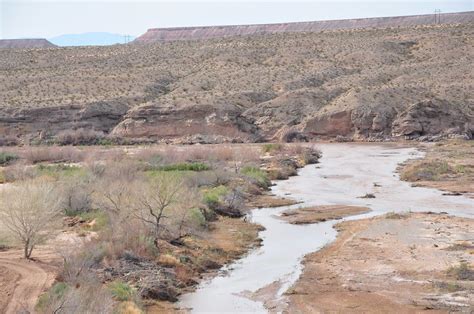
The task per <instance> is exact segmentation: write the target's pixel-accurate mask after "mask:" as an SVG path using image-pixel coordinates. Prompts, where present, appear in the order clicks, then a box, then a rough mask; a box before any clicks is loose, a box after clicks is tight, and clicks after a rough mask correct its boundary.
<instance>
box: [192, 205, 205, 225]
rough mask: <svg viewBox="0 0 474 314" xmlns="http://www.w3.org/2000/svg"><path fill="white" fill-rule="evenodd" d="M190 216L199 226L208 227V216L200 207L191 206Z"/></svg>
mask: <svg viewBox="0 0 474 314" xmlns="http://www.w3.org/2000/svg"><path fill="white" fill-rule="evenodd" d="M189 218H190V220H191V222H192V223H193V224H194V225H196V226H199V227H206V226H207V221H206V217H204V215H203V213H202V211H201V210H200V209H199V208H191V209H190V213H189Z"/></svg>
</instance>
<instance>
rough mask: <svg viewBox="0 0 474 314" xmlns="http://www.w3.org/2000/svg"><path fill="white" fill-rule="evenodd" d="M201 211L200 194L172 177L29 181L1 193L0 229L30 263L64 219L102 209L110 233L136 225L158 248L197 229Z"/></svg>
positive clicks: (171, 175) (174, 176)
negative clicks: (113, 230) (108, 224)
mask: <svg viewBox="0 0 474 314" xmlns="http://www.w3.org/2000/svg"><path fill="white" fill-rule="evenodd" d="M199 205H200V202H199V197H198V193H197V192H196V191H195V190H193V189H192V188H190V187H188V186H187V185H186V184H185V183H184V182H183V180H181V179H180V178H179V177H177V176H176V175H173V174H166V175H162V176H159V177H156V178H152V179H149V178H145V177H140V178H135V179H130V178H128V179H125V178H118V179H117V178H114V179H113V180H112V179H111V178H110V177H107V176H105V177H102V178H98V179H96V180H84V179H77V178H76V179H73V180H71V179H70V180H69V181H53V180H48V179H33V180H27V181H21V182H19V183H17V184H13V185H10V186H6V187H4V188H3V189H2V190H0V218H1V219H0V226H1V227H3V228H2V229H4V230H7V231H8V232H9V234H10V235H11V236H13V237H14V238H15V239H16V240H18V241H19V242H21V244H22V245H23V249H24V256H25V258H28V259H29V258H31V254H32V252H33V249H34V248H35V246H36V245H38V244H39V243H41V242H43V241H44V240H45V239H46V238H48V237H50V236H51V235H53V234H54V233H56V232H57V231H59V230H60V229H61V223H62V218H63V217H64V216H65V214H71V213H72V214H77V213H80V212H84V211H90V210H92V209H100V210H103V211H105V212H106V214H107V217H108V221H109V223H110V228H111V229H119V228H127V225H129V224H130V223H131V222H134V223H135V222H136V221H139V222H141V223H142V224H143V225H144V226H145V227H146V229H147V230H148V233H150V234H152V236H153V238H154V243H155V244H156V245H158V240H159V239H160V238H164V239H167V240H169V239H173V238H179V237H181V236H183V235H185V234H187V233H188V232H189V230H190V228H195V227H196V226H197V225H198V224H199V219H196V215H199V214H200V212H199V209H198V208H199Z"/></svg>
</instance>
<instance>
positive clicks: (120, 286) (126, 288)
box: [109, 281, 135, 301]
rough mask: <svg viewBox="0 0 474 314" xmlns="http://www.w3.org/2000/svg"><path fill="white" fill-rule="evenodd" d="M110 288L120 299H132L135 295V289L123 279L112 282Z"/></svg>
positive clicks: (116, 297)
mask: <svg viewBox="0 0 474 314" xmlns="http://www.w3.org/2000/svg"><path fill="white" fill-rule="evenodd" d="M109 290H110V292H111V293H112V296H113V297H114V298H115V299H116V300H118V301H131V300H132V299H133V297H134V295H135V290H134V289H133V288H132V287H131V286H130V285H129V284H128V283H125V282H122V281H114V282H112V283H110V284H109Z"/></svg>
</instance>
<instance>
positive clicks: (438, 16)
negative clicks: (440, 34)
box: [434, 9, 441, 24]
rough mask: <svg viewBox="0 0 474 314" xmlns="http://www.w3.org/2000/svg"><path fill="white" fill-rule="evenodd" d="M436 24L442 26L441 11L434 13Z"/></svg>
mask: <svg viewBox="0 0 474 314" xmlns="http://www.w3.org/2000/svg"><path fill="white" fill-rule="evenodd" d="M434 18H435V24H441V10H440V9H436V10H435V11H434Z"/></svg>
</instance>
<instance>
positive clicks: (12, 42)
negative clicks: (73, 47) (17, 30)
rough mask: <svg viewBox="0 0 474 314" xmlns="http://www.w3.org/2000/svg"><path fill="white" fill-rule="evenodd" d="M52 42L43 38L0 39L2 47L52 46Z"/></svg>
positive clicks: (0, 46)
mask: <svg viewBox="0 0 474 314" xmlns="http://www.w3.org/2000/svg"><path fill="white" fill-rule="evenodd" d="M52 47H55V45H53V44H52V43H50V42H49V41H47V40H46V39H43V38H26V39H0V48H18V49H27V48H52Z"/></svg>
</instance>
